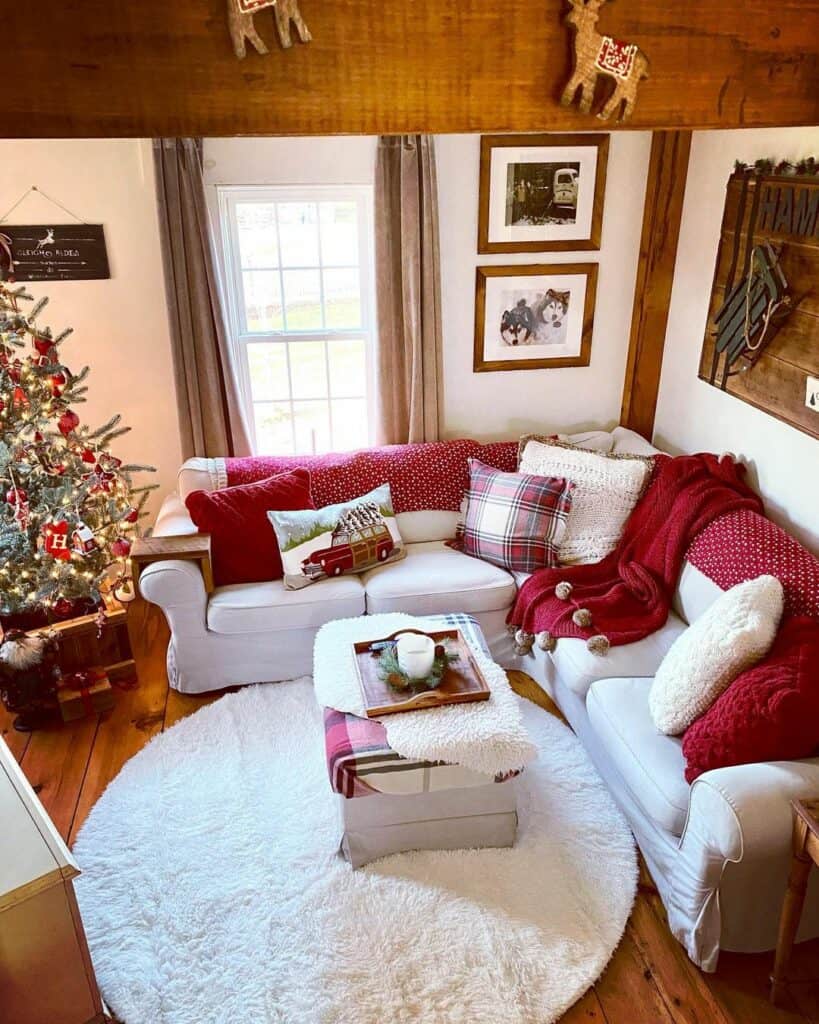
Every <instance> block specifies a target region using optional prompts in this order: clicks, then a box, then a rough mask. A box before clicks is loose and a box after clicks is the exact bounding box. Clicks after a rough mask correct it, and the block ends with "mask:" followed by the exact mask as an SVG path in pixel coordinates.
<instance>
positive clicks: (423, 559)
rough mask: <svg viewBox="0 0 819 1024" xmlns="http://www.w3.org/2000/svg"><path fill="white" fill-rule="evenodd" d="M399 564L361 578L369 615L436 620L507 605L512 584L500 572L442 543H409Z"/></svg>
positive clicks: (507, 576) (382, 568) (372, 570)
mask: <svg viewBox="0 0 819 1024" xmlns="http://www.w3.org/2000/svg"><path fill="white" fill-rule="evenodd" d="M406 551H407V557H406V558H405V559H404V560H403V561H401V562H395V563H393V564H391V565H384V566H379V567H378V568H377V569H370V570H369V572H366V573H364V575H363V577H362V580H363V582H364V589H365V590H366V593H367V611H368V612H369V613H370V614H375V613H376V612H408V613H409V614H410V615H438V614H443V615H445V614H448V613H449V612H467V613H474V612H493V611H498V610H502V609H506V608H508V607H510V606H511V604H512V601H513V600H514V598H515V581H514V580H513V579H512V577H511V576H510V575H509V573H508V572H506V571H505V570H503V569H499V568H498V567H497V566H494V565H490V564H489V563H488V562H482V561H480V559H478V558H470V557H469V555H464V554H462V553H461V552H460V551H455V550H453V549H452V548H449V547H447V546H446V545H445V544H444V543H443V542H442V541H430V542H427V543H423V544H407V547H406Z"/></svg>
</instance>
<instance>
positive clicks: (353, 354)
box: [327, 338, 367, 432]
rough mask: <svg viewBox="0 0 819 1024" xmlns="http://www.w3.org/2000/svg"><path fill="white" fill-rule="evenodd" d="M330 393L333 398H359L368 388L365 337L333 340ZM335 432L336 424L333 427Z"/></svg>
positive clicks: (330, 351)
mask: <svg viewBox="0 0 819 1024" xmlns="http://www.w3.org/2000/svg"><path fill="white" fill-rule="evenodd" d="M327 348H328V351H329V355H330V394H331V395H332V396H333V398H348V397H349V398H358V397H360V396H361V395H363V394H365V392H366V390H367V362H366V357H365V354H364V339H363V338H345V339H343V340H341V339H340V340H338V341H331V342H330V343H329V344H328V346H327ZM333 430H334V432H335V426H334V428H333Z"/></svg>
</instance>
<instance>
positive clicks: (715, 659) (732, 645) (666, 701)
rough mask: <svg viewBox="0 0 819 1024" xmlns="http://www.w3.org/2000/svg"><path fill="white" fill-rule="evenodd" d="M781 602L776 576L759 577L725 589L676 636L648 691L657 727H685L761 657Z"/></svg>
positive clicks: (670, 731)
mask: <svg viewBox="0 0 819 1024" xmlns="http://www.w3.org/2000/svg"><path fill="white" fill-rule="evenodd" d="M782 605H783V593H782V584H781V583H780V582H779V580H778V579H777V578H776V577H775V576H759V577H758V578H757V579H755V580H748V581H747V582H746V583H740V584H739V585H738V586H736V587H731V589H730V590H726V591H725V593H724V594H722V595H721V596H720V597H718V598H717V599H716V601H714V603H713V604H712V605H711V607H710V608H709V609H708V611H706V612H704V613H703V614H702V615H701V616H700V617H699V618H698V619H697V620H696V622H694V623H693V624H692V625H691V626H689V627H688V629H687V630H686V631H685V632H684V633H682V634H681V635H680V636H679V637H677V639H676V640H675V641H674V643H673V644H672V645H671V647H670V648H669V650H668V654H666V656H665V657H664V658H663V660H662V663H661V664H660V667H659V668H658V669H657V674H656V675H655V676H654V681H653V683H652V684H651V690H650V692H649V695H648V706H649V710H650V711H651V717H652V719H653V720H654V724H655V725H656V726H657V728H658V729H659V730H660V732H662V733H665V734H666V735H667V736H677V735H679V734H680V733H681V732H685V730H686V729H687V728H688V726H689V725H691V723H692V722H694V721H696V719H698V718H699V717H700V716H701V715H704V714H705V712H706V711H707V710H708V709H709V708H710V707H711V705H712V704H713V703H714V701H715V700H716V699H717V697H719V696H720V694H722V693H723V692H724V691H725V690H727V689H728V687H729V686H730V685H731V683H732V682H733V681H734V680H735V679H736V677H737V676H738V675H739V674H740V673H741V672H744V671H745V669H746V668H750V667H751V665H754V664H755V663H756V662H757V661H760V660H761V659H762V658H764V657H765V655H766V654H767V653H768V648H769V647H770V646H771V644H772V643H773V642H774V639H775V637H776V631H777V629H778V628H779V620H780V618H781V617H782Z"/></svg>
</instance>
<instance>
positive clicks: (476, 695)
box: [353, 629, 490, 718]
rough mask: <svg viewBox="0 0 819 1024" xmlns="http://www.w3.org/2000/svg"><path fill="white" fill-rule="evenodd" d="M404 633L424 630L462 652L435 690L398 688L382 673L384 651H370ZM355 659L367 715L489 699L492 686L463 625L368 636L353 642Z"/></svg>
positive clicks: (372, 716) (373, 715)
mask: <svg viewBox="0 0 819 1024" xmlns="http://www.w3.org/2000/svg"><path fill="white" fill-rule="evenodd" d="M402 633H420V634H421V635H422V636H431V637H432V639H433V640H434V641H435V643H436V644H439V643H441V642H443V641H444V640H448V641H450V643H449V645H448V646H449V649H450V651H452V652H453V653H457V654H458V660H457V661H456V662H453V663H452V664H451V665H450V666H449V667H448V668H447V669H446V671H445V672H444V678H443V682H442V683H441V685H440V686H439V687H438V688H437V689H435V690H427V689H422V690H420V691H417V692H416V691H413V690H395V689H393V687H392V686H390V684H389V683H388V682H386V680H384V679H382V678H381V676H380V675H379V673H378V662H379V658H380V653H376V654H373V653H371V651H370V647H371V645H372V644H377V643H383V641H384V640H394V639H395V638H396V637H397V636H400V635H401V634H402ZM353 662H354V663H355V667H356V672H357V674H358V682H359V685H360V686H361V693H362V696H363V697H364V709H365V711H366V714H367V718H380V717H381V716H382V715H394V714H396V713H397V712H399V711H419V710H421V709H423V708H440V707H445V706H446V705H447V704H468V703H471V702H472V701H476V700H489V697H490V690H489V686H488V684H487V682H486V679H484V676H483V673H482V672H481V670H480V668H478V665H477V663H476V661H475V659H474V657H473V656H472V651H471V650H470V648H469V644H468V643H467V642H466V640H465V639H464V637H463V635H462V633H461V631H460V630H459V629H439V630H433V631H432V632H429V633H425V632H424V630H422V629H397V630H396V631H395V632H394V633H391V634H390V635H389V636H386V637H382V638H381V640H366V641H363V642H361V643H357V644H353Z"/></svg>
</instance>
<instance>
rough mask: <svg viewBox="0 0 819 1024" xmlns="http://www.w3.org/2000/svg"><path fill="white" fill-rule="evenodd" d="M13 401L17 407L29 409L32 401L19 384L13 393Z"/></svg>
mask: <svg viewBox="0 0 819 1024" xmlns="http://www.w3.org/2000/svg"><path fill="white" fill-rule="evenodd" d="M11 402H12V405H13V406H14V408H15V409H28V407H29V406H30V405H31V402H29V400H28V395H27V394H26V393H25V391H23V389H22V388H21V387H20V385H19V384H18V385H17V387H16V388H15V389H14V391H13V392H12V395H11Z"/></svg>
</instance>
